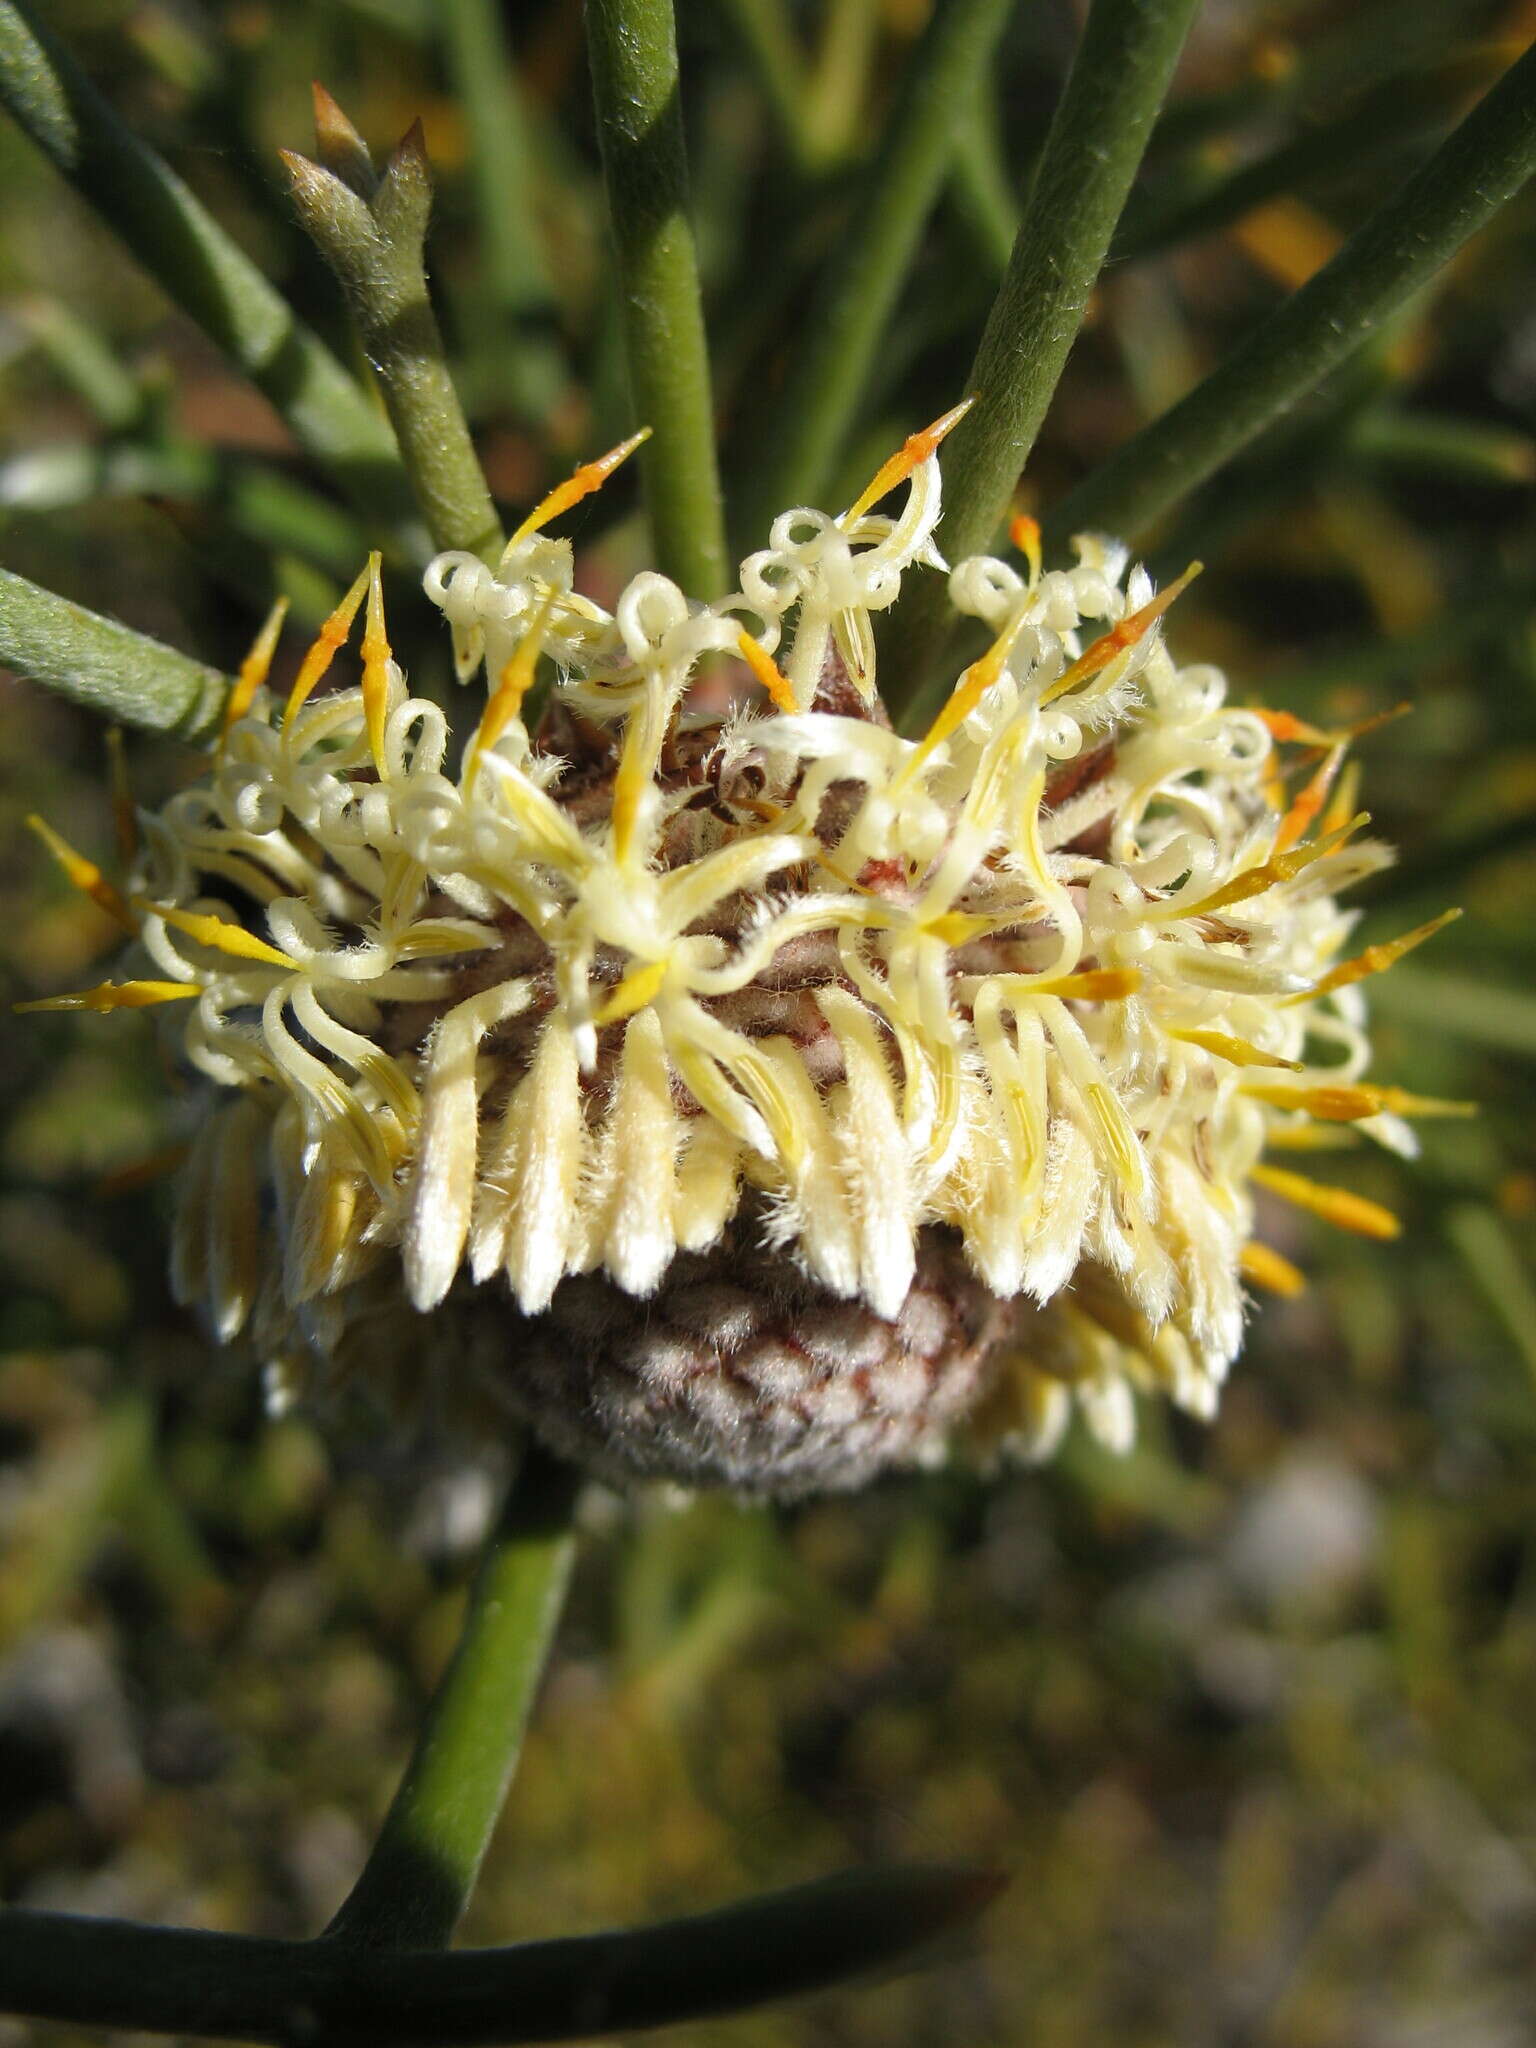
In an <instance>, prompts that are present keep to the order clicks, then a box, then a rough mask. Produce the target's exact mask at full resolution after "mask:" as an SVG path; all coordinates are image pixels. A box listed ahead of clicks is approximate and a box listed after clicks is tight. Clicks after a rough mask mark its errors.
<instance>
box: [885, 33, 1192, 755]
mask: <svg viewBox="0 0 1536 2048" xmlns="http://www.w3.org/2000/svg"><path fill="white" fill-rule="evenodd" d="M1197 5H1198V0H1094V5H1093V8H1092V10H1091V12H1090V13H1089V16H1088V22H1087V25H1086V27H1085V28H1084V30H1083V37H1082V41H1081V43H1080V44H1079V46H1078V52H1077V56H1076V59H1075V61H1074V63H1073V66H1072V70H1071V74H1070V76H1069V77H1068V79H1067V83H1066V88H1065V90H1064V91H1063V93H1062V96H1061V100H1060V102H1059V103H1058V105H1057V108H1056V112H1055V115H1054V116H1053V118H1052V121H1051V126H1050V130H1049V133H1048V134H1047V136H1046V140H1045V146H1044V148H1043V150H1042V152H1041V157H1040V162H1039V165H1038V168H1037V169H1036V172H1035V177H1034V182H1033V184H1032V186H1031V188H1030V191H1029V194H1028V197H1027V199H1026V201H1025V204H1024V209H1023V212H1024V224H1023V226H1022V227H1021V228H1020V230H1019V236H1018V240H1017V241H1016V242H1015V243H1014V248H1013V255H1012V257H1011V258H1010V260H1009V264H1008V273H1007V275H1006V277H1005V278H1004V279H1003V284H1002V289H1001V290H1000V291H999V293H998V295H997V298H996V299H995V300H994V302H993V306H992V311H991V314H990V316H989V317H988V320H987V324H986V328H985V330H984V332H983V334H982V338H981V345H980V347H979V348H978V349H977V352H976V360H975V362H974V363H973V365H972V367H971V373H970V375H969V377H968V378H967V379H966V383H965V390H966V392H967V393H974V395H975V397H976V401H977V402H976V404H975V405H974V406H973V407H972V409H971V411H970V413H969V414H968V415H967V417H966V418H965V419H963V420H962V421H961V423H960V425H959V426H958V427H957V428H956V429H955V432H954V434H953V435H952V436H951V437H950V441H949V443H948V446H947V448H946V451H945V464H944V504H945V511H944V524H943V527H942V529H941V537H942V544H943V547H944V552H945V554H946V555H947V556H948V557H949V559H950V560H951V561H958V560H959V559H961V558H962V557H963V556H966V555H971V554H975V553H977V552H978V551H979V550H980V549H983V548H985V547H986V546H987V545H988V544H989V542H990V541H991V539H992V536H993V534H994V533H995V532H996V530H997V527H998V525H999V523H1000V522H1001V520H1002V519H1003V517H1004V515H1005V514H1006V512H1007V510H1008V502H1009V499H1010V498H1011V497H1012V495H1013V492H1014V489H1015V486H1016V485H1017V483H1018V479H1019V473H1020V471H1021V470H1022V469H1023V467H1024V464H1025V462H1026V461H1027V460H1028V457H1029V452H1030V450H1031V448H1033V446H1034V443H1035V436H1036V435H1037V434H1038V433H1039V431H1040V423H1041V421H1042V420H1043V419H1044V418H1045V413H1046V408H1047V407H1048V406H1049V404H1050V402H1051V397H1052V395H1053V393H1054V392H1055V389H1056V385H1057V382H1058V380H1059V378H1060V376H1061V372H1062V369H1063V368H1064V366H1065V364H1066V360H1067V356H1068V354H1069V352H1070V350H1071V347H1072V344H1073V342H1074V341H1075V340H1076V338H1077V331H1078V328H1079V326H1080V325H1081V322H1082V317H1083V309H1084V307H1085V306H1086V305H1087V303H1088V294H1089V292H1090V291H1091V290H1092V289H1093V284H1094V280H1095V279H1096V278H1097V276H1098V274H1099V270H1100V267H1101V265H1102V264H1103V261H1104V256H1105V252H1106V251H1107V249H1108V248H1109V243H1110V237H1111V236H1112V235H1113V233H1114V231H1115V224H1116V222H1117V221H1118V220H1119V218H1120V213H1121V209H1122V208H1123V206H1124V205H1125V199H1126V194H1127V193H1128V192H1129V190H1130V186H1131V180H1132V179H1133V178H1134V177H1135V175H1136V170H1137V166H1138V165H1139V164H1140V162H1141V157H1142V152H1143V150H1144V149H1145V147H1146V143H1147V137H1148V135H1149V134H1150V133H1151V129H1152V123H1153V121H1154V120H1155V119H1156V116H1157V110H1158V108H1159V107H1160V106H1161V105H1162V102H1163V98H1164V95H1165V94H1166V92H1167V90H1168V84H1169V80H1170V79H1171V78H1172V76H1173V68H1174V65H1175V64H1176V63H1177V62H1178V57H1179V52H1180V50H1181V49H1182V48H1183V45H1184V37H1185V35H1186V33H1187V32H1188V29H1189V24H1190V22H1191V21H1192V19H1193V18H1194V14H1195V9H1196V6H1197ZM948 632H949V610H948V603H947V597H946V592H945V589H944V586H943V584H942V582H940V581H939V580H938V579H936V578H928V579H925V581H924V582H923V583H922V584H920V585H919V586H918V587H917V588H916V589H915V590H914V591H913V592H912V594H911V595H910V596H909V597H908V598H906V599H905V600H904V601H903V603H902V605H901V607H900V611H899V616H898V619H897V621H896V622H895V624H894V626H893V629H892V631H891V633H890V634H889V636H888V637H889V641H890V657H889V660H888V661H886V662H883V663H882V674H883V675H884V676H885V677H886V678H887V683H888V696H889V699H890V701H891V704H892V709H893V711H894V710H895V709H896V708H897V707H898V706H901V705H903V704H905V705H908V706H909V707H910V712H909V715H910V716H913V717H920V716H921V714H922V711H923V709H924V708H925V707H926V706H927V705H928V704H929V703H930V702H931V701H932V700H933V699H934V698H936V697H937V695H938V694H939V693H940V692H941V691H942V690H943V689H944V688H946V687H947V680H948V679H947V678H945V677H944V676H943V675H942V674H941V673H940V672H939V656H940V653H941V651H942V648H943V645H944V642H945V640H946V639H947V638H948Z"/></svg>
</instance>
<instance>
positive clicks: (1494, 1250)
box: [1445, 1202, 1536, 1380]
mask: <svg viewBox="0 0 1536 2048" xmlns="http://www.w3.org/2000/svg"><path fill="white" fill-rule="evenodd" d="M1445 1234H1446V1236H1447V1237H1448V1238H1449V1239H1450V1240H1451V1243H1452V1244H1453V1245H1455V1247H1456V1249H1457V1251H1458V1252H1460V1254H1461V1256H1462V1258H1463V1259H1464V1260H1465V1262H1466V1265H1467V1270H1468V1271H1469V1272H1470V1273H1471V1275H1472V1277H1473V1279H1474V1280H1476V1282H1477V1284H1478V1286H1479V1288H1480V1289H1481V1290H1482V1292H1483V1294H1484V1296H1485V1297H1486V1299H1487V1301H1488V1304H1489V1306H1490V1307H1491V1308H1492V1309H1493V1310H1494V1312H1495V1314H1496V1315H1497V1316H1498V1318H1499V1321H1500V1322H1501V1323H1502V1324H1503V1325H1504V1327H1505V1329H1506V1330H1507V1331H1508V1332H1509V1334H1510V1336H1511V1338H1512V1339H1513V1340H1514V1344H1515V1348H1516V1350H1517V1351H1518V1352H1519V1353H1520V1356H1521V1358H1522V1360H1523V1361H1524V1363H1525V1369H1526V1371H1527V1372H1528V1373H1529V1374H1530V1375H1531V1378H1532V1380H1536V1287H1533V1286H1532V1285H1531V1276H1530V1273H1529V1271H1528V1270H1527V1268H1526V1264H1525V1261H1524V1260H1523V1259H1522V1258H1521V1256H1520V1253H1519V1251H1518V1250H1517V1249H1516V1246H1515V1243H1514V1240H1513V1238H1512V1237H1511V1236H1510V1234H1509V1231H1508V1229H1507V1227H1506V1226H1505V1223H1504V1220H1503V1218H1502V1217H1501V1216H1500V1215H1499V1214H1498V1212H1497V1210H1495V1209H1492V1208H1490V1207H1489V1206H1488V1204H1487V1203H1486V1202H1461V1203H1458V1204H1457V1206H1456V1207H1455V1208H1454V1209H1452V1210H1451V1212H1450V1214H1449V1215H1448V1216H1447V1217H1446V1219H1445Z"/></svg>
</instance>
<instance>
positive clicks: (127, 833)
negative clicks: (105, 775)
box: [107, 725, 139, 867]
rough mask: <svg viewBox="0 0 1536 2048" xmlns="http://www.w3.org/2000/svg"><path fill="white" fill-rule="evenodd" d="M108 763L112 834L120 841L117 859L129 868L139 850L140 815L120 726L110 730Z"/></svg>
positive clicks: (118, 842) (108, 736)
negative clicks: (130, 781)
mask: <svg viewBox="0 0 1536 2048" xmlns="http://www.w3.org/2000/svg"><path fill="white" fill-rule="evenodd" d="M107 760H108V763H109V765H110V770H111V776H112V831H113V836H114V837H115V838H116V840H117V857H118V859H119V860H120V861H121V862H122V864H123V866H124V867H129V866H131V865H132V863H133V857H134V855H135V854H136V853H137V852H138V850H139V814H138V812H137V811H136V810H135V809H134V803H133V790H132V789H131V788H130V786H129V782H128V749H127V747H126V746H125V744H124V742H123V728H122V727H121V726H120V725H109V726H108V727H107Z"/></svg>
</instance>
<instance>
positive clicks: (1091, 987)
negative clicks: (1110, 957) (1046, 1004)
mask: <svg viewBox="0 0 1536 2048" xmlns="http://www.w3.org/2000/svg"><path fill="white" fill-rule="evenodd" d="M1144 978H1145V977H1144V976H1143V974H1142V971H1141V969H1140V968H1139V967H1085V968H1084V969H1082V971H1081V972H1080V973H1077V974H1059V975H1057V976H1056V978H1055V979H1054V980H1053V981H1041V982H1028V981H1025V982H1020V983H1018V984H1016V986H1017V987H1019V988H1020V989H1021V991H1023V992H1024V993H1025V994H1028V995H1037V996H1061V997H1063V998H1064V999H1065V1000H1066V1001H1068V1002H1084V1003H1118V1002H1121V1001H1123V1000H1124V999H1125V997H1126V996H1133V995H1135V994H1136V993H1137V992H1138V991H1139V989H1140V988H1141V984H1142V981H1143V980H1144Z"/></svg>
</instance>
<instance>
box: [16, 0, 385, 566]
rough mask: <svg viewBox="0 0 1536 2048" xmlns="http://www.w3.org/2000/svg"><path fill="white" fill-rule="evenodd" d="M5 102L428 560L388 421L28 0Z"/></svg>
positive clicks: (376, 512)
mask: <svg viewBox="0 0 1536 2048" xmlns="http://www.w3.org/2000/svg"><path fill="white" fill-rule="evenodd" d="M0 101H3V102H4V104H5V106H6V107H7V108H8V109H9V111H10V112H11V114H12V115H13V116H14V117H15V119H16V121H17V122H18V123H19V124H20V126H21V127H22V128H23V129H24V130H25V132H26V133H27V134H28V135H29V136H30V137H31V139H32V141H33V142H35V143H36V144H37V146H38V148H39V149H41V150H42V151H43V153H44V155H45V156H47V157H49V158H50V159H51V161H52V162H53V163H54V164H55V165H56V166H57V167H58V169H59V170H60V171H61V172H62V173H63V174H64V176H65V177H66V178H67V179H68V180H69V182H70V183H71V184H72V185H73V186H74V187H75V189H76V191H77V192H78V193H79V194H80V196H81V197H82V198H83V199H84V200H85V201H86V203H87V204H88V205H89V206H91V207H92V208H93V209H94V210H95V212H96V213H97V214H99V215H100V217H101V218H102V219H103V220H104V221H106V223H107V224H108V226H110V227H111V228H112V229H113V230H114V231H115V232H116V233H117V234H118V235H120V236H121V237H122V239H123V240H124V242H126V243H127V245H128V247H129V249H130V250H131V251H132V252H133V254H134V255H135V256H136V257H137V258H138V260H139V262H140V263H142V264H143V265H144V267H145V269H146V270H147V271H148V272H149V273H150V275H151V276H152V277H153V278H154V279H155V281H156V283H157V284H159V285H160V286H161V288H162V289H163V290H164V291H165V292H166V293H167V294H168V295H169V296H170V298H171V299H172V300H173V301H174V302H175V303H176V304H177V305H178V306H180V307H181V309H182V310H183V311H184V312H186V313H188V314H190V315H191V317H192V318H193V319H194V320H195V321H196V322H197V323H198V325H199V326H200V327H201V328H202V329H203V330H204V332H205V333H206V334H208V335H209V337H210V338H211V339H212V340H213V341H214V342H215V343H216V344H217V345H218V347H219V348H221V349H222V350H223V351H224V352H225V354H226V355H228V356H229V357H230V358H231V360H232V361H234V362H235V363H237V364H238V365H239V367H240V368H241V369H242V370H243V371H244V372H245V373H246V375H247V376H248V377H250V379H251V381H252V382H253V383H254V384H255V385H256V386H257V387H258V389H259V390H261V391H263V392H264V393H265V394H266V396H267V397H268V398H269V399H270V400H271V401H272V403H273V405H275V406H276V408H277V410H278V411H279V412H280V413H281V414H282V416H283V418H284V419H285V420H286V421H287V422H288V424H289V426H290V427H291V428H292V429H293V432H294V434H295V436H296V437H297V439H298V441H299V443H300V445H301V446H302V447H303V448H304V449H305V450H306V451H307V452H308V453H309V454H310V455H311V456H313V457H314V459H315V460H316V461H317V462H319V463H320V464H321V465H322V466H323V467H324V468H325V469H326V470H327V471H328V472H329V473H330V474H331V475H332V476H334V477H335V479H336V481H337V482H338V484H339V485H340V486H341V487H342V488H343V489H344V490H345V491H346V492H347V494H348V496H349V497H351V498H352V499H353V500H354V501H355V502H356V503H357V504H358V506H359V507H360V508H361V509H363V510H364V511H365V512H366V513H367V514H368V516H369V518H370V519H371V520H372V521H373V522H375V524H379V523H382V524H383V525H384V526H385V527H386V528H389V529H392V530H393V531H394V532H395V533H396V536H397V538H398V539H399V541H400V543H401V544H402V545H409V547H410V548H411V551H412V552H418V553H419V552H420V546H419V537H418V536H419V529H417V528H415V525H414V520H413V517H412V514H411V511H410V500H409V493H408V490H407V488H406V482H405V478H404V475H403V474H402V472H401V468H400V458H399V455H398V453H397V452H396V449H395V445H394V438H393V436H392V435H391V433H390V431H389V426H388V423H387V422H386V421H385V420H384V419H383V418H382V417H381V416H380V415H379V413H378V412H377V411H376V409H375V408H374V406H373V405H372V404H371V403H370V401H369V399H368V397H367V395H366V394H365V393H364V392H363V391H362V390H361V389H360V388H359V386H358V385H357V384H356V383H355V382H354V381H353V379H352V378H351V377H350V376H349V375H348V374H347V372H346V371H345V370H344V369H343V368H342V366H341V364H340V363H338V362H337V360H336V358H335V357H334V356H333V355H332V354H331V353H330V351H329V350H328V349H327V348H326V347H325V346H324V344H323V343H322V342H321V341H320V340H319V339H318V338H317V337H316V336H315V335H314V334H313V333H312V332H311V331H310V330H309V328H307V327H305V326H304V325H303V323H302V322H301V321H299V320H298V319H296V318H295V316H294V314H293V313H292V312H291V311H290V309H289V307H288V306H287V304H286V303H285V301H284V300H283V299H282V297H281V296H280V295H279V293H277V292H276V291H275V290H274V289H273V287H272V286H271V285H270V284H268V282H267V280H266V279H265V278H264V277H263V276H262V274H261V272H260V271H259V270H258V269H257V268H256V266H255V264H254V263H252V262H251V260H250V258H249V257H248V256H246V255H245V254H244V253H243V252H242V251H241V250H240V249H238V248H237V247H236V245H235V244H234V243H233V242H232V241H231V240H230V238H229V236H228V235H226V234H225V232H224V230H223V229H222V228H221V227H220V226H219V225H218V223H217V222H216V221H215V220H214V219H213V217H212V215H211V214H209V213H208V212H206V211H205V209H204V208H203V207H202V206H201V205H200V204H199V202H198V201H197V200H196V199H195V198H194V197H193V195H192V194H191V192H189V191H188V189H187V187H186V186H185V185H184V184H183V183H182V181H181V180H180V178H178V177H177V176H176V174H175V172H174V171H173V170H171V168H170V166H169V165H168V164H166V163H164V162H163V161H162V160H161V158H159V157H158V156H156V154H155V153H154V151H153V150H152V149H150V148H149V147H148V146H147V145H146V144H145V143H143V142H141V141H140V140H139V138H138V137H137V136H136V135H134V134H132V133H131V132H130V130H129V129H128V128H126V127H125V126H124V124H123V123H122V122H121V121H120V120H119V119H118V118H117V116H116V114H115V113H113V111H112V109H111V108H110V107H109V106H108V105H107V103H106V101H105V100H104V99H103V98H102V97H101V95H100V93H98V92H97V90H96V88H95V87H94V86H93V85H92V84H91V82H90V81H89V79H87V78H86V77H85V76H84V75H83V73H82V72H80V70H79V69H78V68H77V67H76V65H75V64H74V62H73V61H72V60H71V58H70V57H69V56H68V55H67V54H66V52H65V51H64V50H62V49H61V48H60V47H59V45H58V44H57V43H55V42H54V40H53V39H52V37H50V36H49V35H48V34H47V32H46V31H45V30H43V29H42V28H40V27H39V26H38V25H37V24H36V23H35V22H33V20H32V19H31V17H30V15H29V14H28V13H27V12H26V10H25V9H24V8H23V7H22V6H21V5H20V4H19V0H0Z"/></svg>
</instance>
